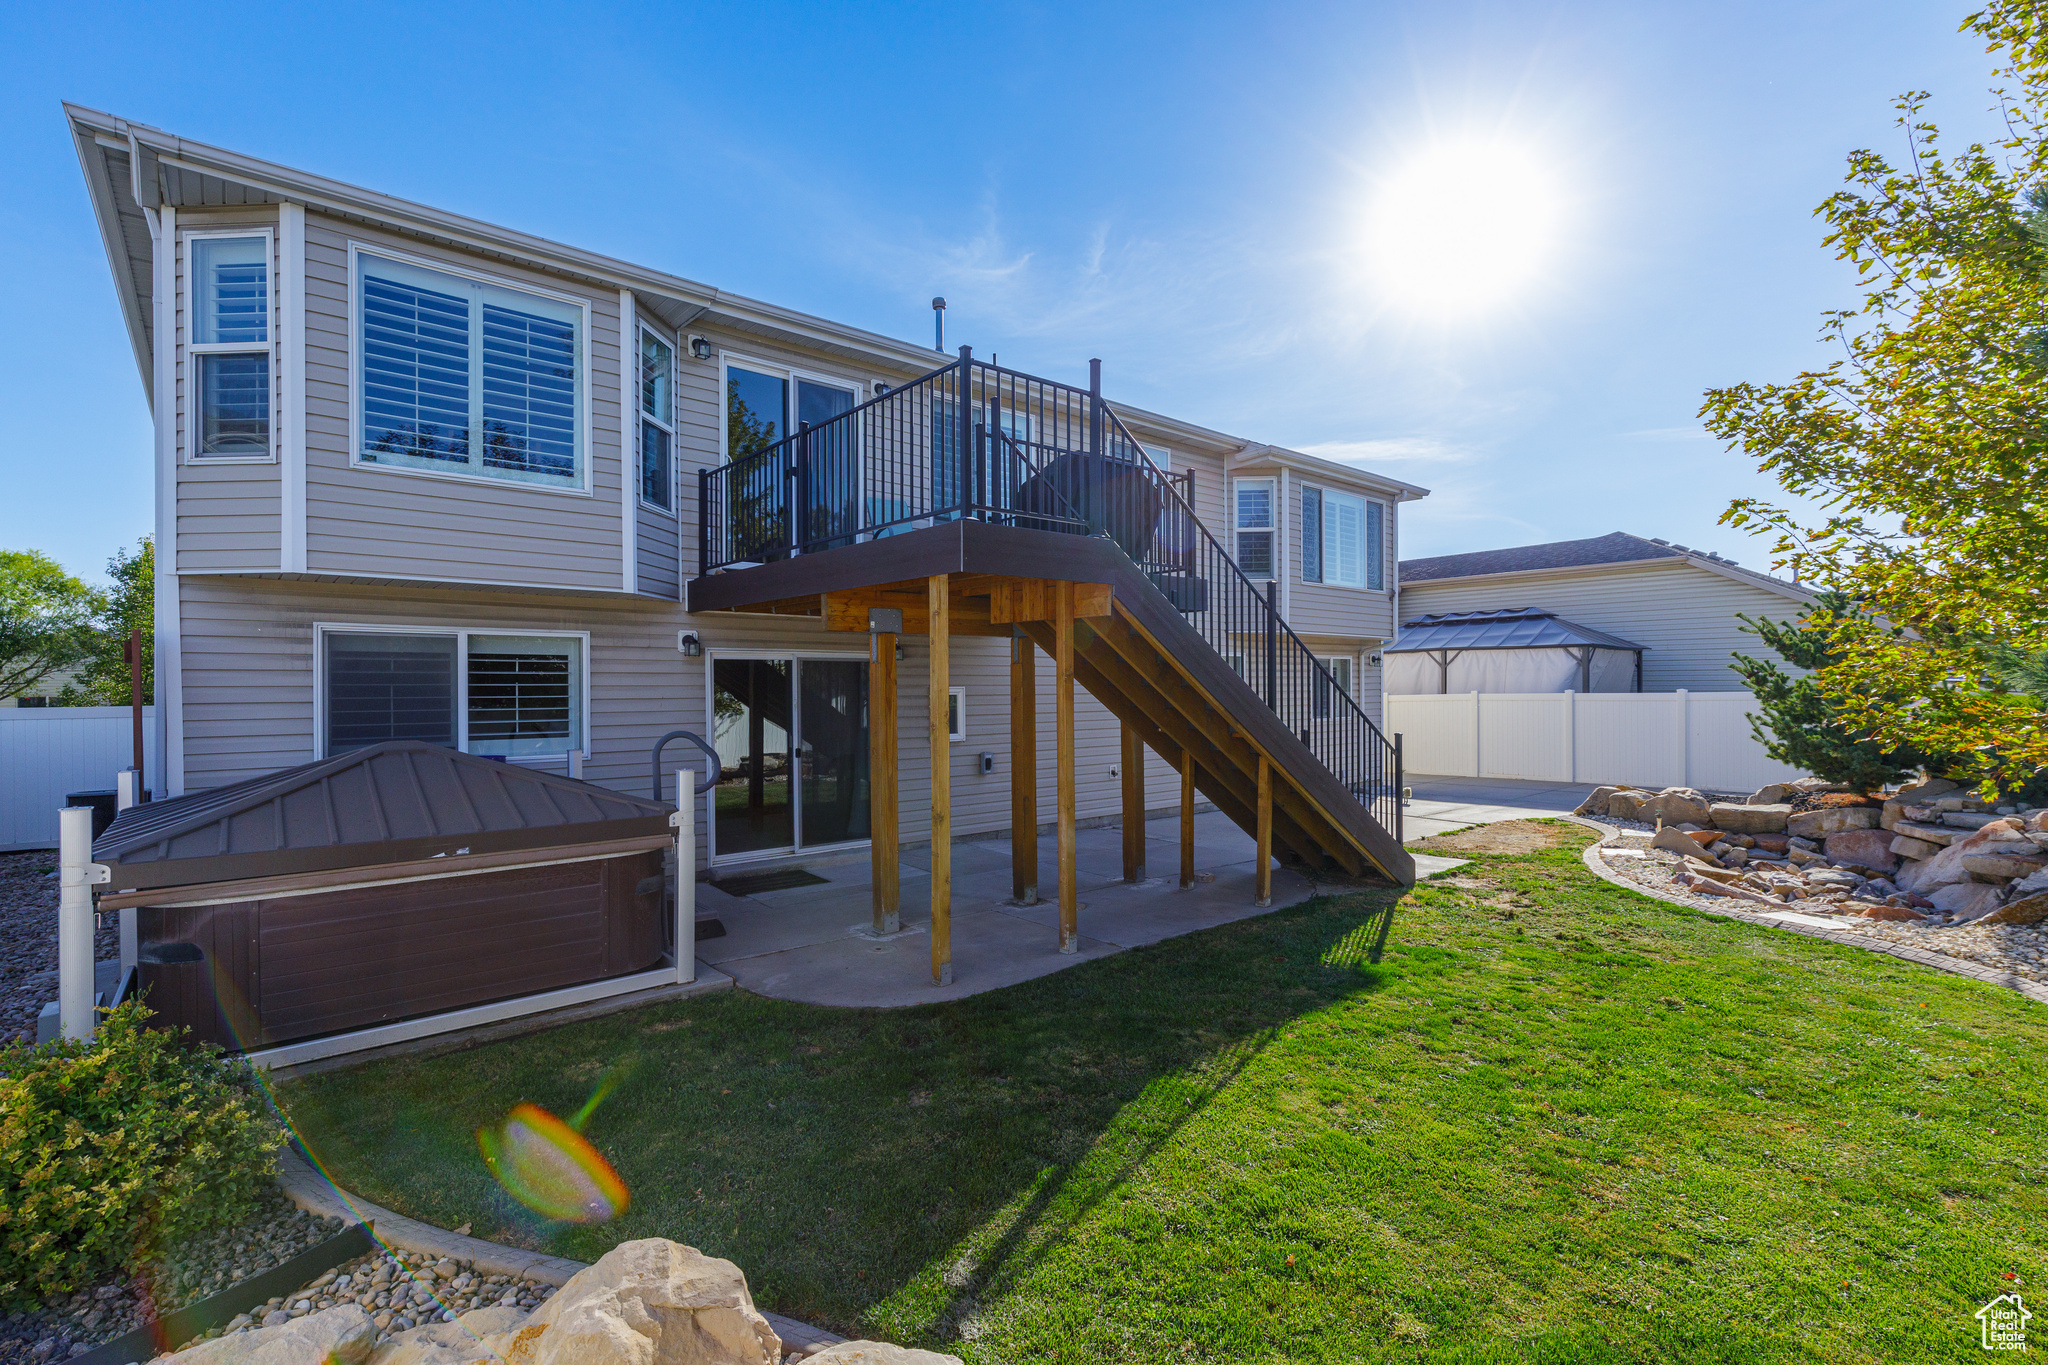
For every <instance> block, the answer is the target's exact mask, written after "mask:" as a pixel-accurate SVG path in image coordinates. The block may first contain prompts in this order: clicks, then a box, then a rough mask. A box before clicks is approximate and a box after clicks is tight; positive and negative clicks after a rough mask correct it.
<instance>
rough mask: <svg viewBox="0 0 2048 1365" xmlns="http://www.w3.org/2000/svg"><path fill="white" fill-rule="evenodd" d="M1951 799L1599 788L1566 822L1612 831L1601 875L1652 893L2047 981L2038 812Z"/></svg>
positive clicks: (2045, 876)
mask: <svg viewBox="0 0 2048 1365" xmlns="http://www.w3.org/2000/svg"><path fill="white" fill-rule="evenodd" d="M1958 791H1959V789H1958V787H1957V785H1956V784H1955V783H1953V782H1948V781H1945V780H1935V781H1930V782H1924V783H1919V784H1915V785H1913V786H1909V787H1906V788H1904V789H1901V790H1899V791H1895V792H1891V793H1888V794H1886V795H1885V796H1883V797H1876V798H1873V797H1859V796H1856V795H1854V794H1851V793H1847V792H1846V791H1844V790H1843V789H1841V788H1835V787H1830V786H1828V785H1827V784H1824V783H1820V782H1817V781H1812V780H1808V781H1806V782H1802V783H1794V784H1787V785H1781V786H1773V787H1767V788H1765V789H1764V790H1762V791H1760V792H1757V793H1755V794H1754V795H1753V796H1751V797H1750V798H1748V799H1747V800H1744V801H1720V800H1715V799H1714V798H1712V797H1710V796H1707V795H1705V794H1703V793H1700V792H1697V791H1692V790H1690V789H1686V788H1667V789H1665V790H1664V791H1661V792H1654V793H1652V792H1646V791H1641V790H1637V789H1632V788H1616V787H1602V788H1599V789H1598V790H1596V791H1595V792H1594V793H1593V794H1592V795H1591V796H1590V797H1588V798H1587V800H1586V802H1585V804H1583V805H1581V806H1580V807H1579V810H1578V811H1577V812H1576V813H1577V814H1578V815H1580V816H1581V817H1583V818H1587V819H1591V820H1594V821H1596V822H1598V823H1601V824H1606V825H1610V826H1613V827H1615V828H1616V829H1617V830H1619V831H1621V837H1620V838H1619V839H1617V840H1616V841H1615V842H1614V843H1613V844H1612V845H1610V846H1608V847H1606V848H1604V849H1602V850H1601V856H1602V857H1603V859H1604V861H1605V865H1606V866H1607V867H1608V868H1609V869H1610V870H1611V871H1613V872H1615V873H1616V874H1618V875H1619V876H1621V877H1622V878H1624V879H1625V880H1628V881H1630V882H1633V883H1635V884H1637V885H1640V886H1643V887H1645V888H1646V889H1648V890H1651V891H1654V892H1655V893H1656V894H1658V895H1660V896H1665V897H1669V898H1672V899H1677V900H1681V901H1685V902H1688V903H1692V904H1697V905H1700V906H1702V907H1703V908H1716V909H1720V908H1726V907H1727V906H1728V905H1729V903H1730V902H1731V901H1734V902H1738V903H1741V904H1742V906H1743V908H1745V909H1748V910H1750V911H1751V912H1752V913H1765V914H1773V913H1775V914H1779V915H1784V914H1796V915H1799V916H1804V917H1808V918H1811V919H1812V920H1813V921H1814V922H1815V924H1816V925H1824V926H1825V927H1826V928H1827V929H1828V930H1829V931H1830V932H1834V933H1840V934H1843V935H1846V936H1850V937H1861V938H1866V939H1871V940H1876V941H1879V942H1884V943H1890V944H1897V945H1904V946H1909V947H1914V948H1920V949H1924V950H1926V951H1928V952H1933V953H1938V954H1941V955H1943V956H1947V957H1954V958H1961V959H1965V960H1968V961H1972V962H1976V963H1979V964H1981V965H1983V966H1987V967H1993V968H1996V969H1998V970H2000V971H2004V972H2009V973H2011V974H2013V975H2015V976H2021V977H2026V978H2029V979H2031V980H2033V981H2037V982H2043V983H2048V810H2033V809H2025V810H2023V809H2019V808H2016V807H2006V808H1996V807H1992V806H1990V805H1988V804H1987V803H1985V802H1982V801H1979V800H1977V799H1975V798H1973V797H1968V796H1964V795H1959V794H1957V793H1958Z"/></svg>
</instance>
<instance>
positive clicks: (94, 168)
mask: <svg viewBox="0 0 2048 1365" xmlns="http://www.w3.org/2000/svg"><path fill="white" fill-rule="evenodd" d="M71 140H72V142H73V143H74V144H75V145H76V146H77V148H78V165H79V169H80V170H82V171H83V172H84V173H85V190H86V194H85V197H86V199H87V200H88V201H90V202H91V204H92V216H93V221H94V222H95V223H97V224H98V225H99V229H100V245H101V246H102V247H104V248H105V249H106V253H107V265H108V267H109V268H110V269H111V270H112V271H113V275H114V296H115V297H116V298H117V299H119V300H120V303H121V321H122V322H123V323H125V324H126V325H127V328H128V344H129V346H130V347H131V348H133V350H134V352H135V368H136V369H137V370H139V371H141V372H142V394H143V397H144V398H145V399H146V400H148V402H149V404H150V409H151V411H154V410H155V407H156V363H155V360H154V358H153V357H152V356H151V355H150V348H149V326H148V320H147V319H146V318H144V317H143V315H142V303H141V300H139V299H138V298H136V296H135V288H134V284H135V282H134V280H133V279H131V278H130V277H129V273H128V247H127V240H126V239H125V238H124V237H123V236H122V234H121V210H120V207H119V206H118V205H117V204H116V203H115V202H114V182H113V178H112V177H111V176H109V175H108V174H107V159H106V157H105V156H103V155H102V154H101V140H100V137H99V134H98V133H97V132H96V131H95V130H92V129H89V128H82V127H80V126H79V125H78V124H76V123H74V124H73V125H72V127H71ZM110 140H111V139H110ZM115 145H116V146H117V147H120V148H121V150H124V151H125V150H127V147H126V145H125V144H120V143H117V144H115ZM131 155H132V154H131ZM152 245H154V244H153V243H152Z"/></svg>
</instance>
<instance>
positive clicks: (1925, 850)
mask: <svg viewBox="0 0 2048 1365" xmlns="http://www.w3.org/2000/svg"><path fill="white" fill-rule="evenodd" d="M1892 852H1894V853H1896V854H1898V855H1899V856H1900V857H1901V858H1932V857H1933V856H1934V855H1935V854H1937V853H1939V852H1941V845H1940V844H1930V843H1928V842H1927V841H1926V840H1925V839H1913V838H1909V837H1907V836H1906V835H1903V834H1901V835H1898V836H1896V837H1895V838H1893V840H1892Z"/></svg>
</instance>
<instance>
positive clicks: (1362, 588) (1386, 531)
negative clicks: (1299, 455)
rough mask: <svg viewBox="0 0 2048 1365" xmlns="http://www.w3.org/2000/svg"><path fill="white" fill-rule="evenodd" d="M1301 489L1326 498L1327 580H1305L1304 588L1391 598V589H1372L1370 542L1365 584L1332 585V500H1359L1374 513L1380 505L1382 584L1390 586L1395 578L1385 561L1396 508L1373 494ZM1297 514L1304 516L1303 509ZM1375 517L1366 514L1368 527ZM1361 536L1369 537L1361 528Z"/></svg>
mask: <svg viewBox="0 0 2048 1365" xmlns="http://www.w3.org/2000/svg"><path fill="white" fill-rule="evenodd" d="M1301 487H1303V488H1313V489H1315V490H1316V491H1317V492H1318V493H1321V494H1322V495H1323V552H1322V567H1323V577H1322V580H1321V581H1320V582H1315V583H1311V582H1309V581H1308V580H1307V579H1303V580H1302V586H1303V587H1305V588H1329V589H1332V590H1333V591H1336V592H1364V593H1372V594H1374V595H1375V596H1384V595H1386V594H1387V592H1388V591H1389V590H1388V589H1386V588H1375V587H1373V586H1371V585H1372V558H1371V555H1372V546H1371V543H1370V542H1369V541H1368V542H1367V544H1366V545H1365V547H1364V553H1365V556H1366V560H1365V581H1364V582H1363V583H1336V582H1332V581H1331V579H1330V498H1331V496H1332V495H1333V494H1334V495H1335V496H1337V497H1340V498H1357V499H1358V500H1359V501H1360V502H1362V503H1364V504H1365V505H1366V507H1367V508H1368V509H1370V508H1371V507H1372V505H1373V504H1374V503H1377V504H1379V509H1380V558H1381V560H1382V563H1381V565H1380V581H1381V582H1382V583H1384V582H1386V581H1387V580H1388V578H1389V577H1391V575H1390V574H1389V573H1388V570H1387V566H1386V564H1385V562H1384V561H1385V559H1386V555H1387V546H1388V544H1389V542H1390V541H1391V539H1392V536H1393V532H1392V530H1391V528H1392V526H1393V524H1394V507H1393V504H1392V503H1390V502H1388V501H1387V500H1386V499H1385V498H1376V497H1373V496H1372V495H1371V494H1370V493H1354V492H1351V491H1350V490H1348V489H1343V488H1332V487H1331V486H1330V485H1328V484H1326V483H1304V484H1302V485H1301ZM1295 501H1296V503H1297V504H1298V503H1299V502H1300V499H1299V498H1296V499H1295ZM1295 511H1296V515H1299V513H1300V508H1299V506H1297V507H1296V509H1295ZM1371 515H1372V513H1371V511H1370V510H1368V511H1367V513H1366V516H1367V518H1368V522H1367V524H1368V525H1370V520H1369V519H1370V517H1371ZM1359 534H1360V535H1361V536H1363V535H1364V534H1365V528H1364V527H1360V528H1359Z"/></svg>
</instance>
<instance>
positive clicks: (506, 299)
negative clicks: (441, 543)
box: [356, 252, 584, 488]
mask: <svg viewBox="0 0 2048 1365" xmlns="http://www.w3.org/2000/svg"><path fill="white" fill-rule="evenodd" d="M356 313H357V320H358V328H359V334H358V338H357V344H358V355H359V363H360V376H361V385H360V393H359V395H358V399H357V411H358V414H359V417H360V428H359V429H360V432H361V436H360V439H359V443H358V458H359V459H361V460H362V461H363V462H364V463H366V464H377V465H396V466H400V467H410V468H415V469H429V470H437V471H440V472H443V473H463V474H471V475H477V476H481V477H486V478H494V479H504V480H509V481H513V482H519V483H530V484H538V485H542V486H546V487H556V488H565V487H566V488H578V487H581V486H582V484H583V475H584V469H583V433H582V429H581V410H582V404H581V392H580V387H579V386H580V385H581V383H582V364H583V330H584V317H583V309H582V308H581V307H580V306H579V305H577V304H573V303H564V302H561V301H558V300H554V299H548V298H544V297H542V296H540V295H538V294H529V293H526V292H524V291H522V290H517V289H511V288H508V287H506V286H503V285H499V284H493V283H489V282H487V281H482V280H472V279H469V278H466V277H464V276H459V275H454V274H450V273H447V272H445V271H439V270H431V269H427V268H425V267H422V266H415V265H412V264H410V263H408V262H404V261H394V260H388V259H386V258H384V257H382V256H375V255H372V254H370V253H368V252H358V253H357V255H356Z"/></svg>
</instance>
